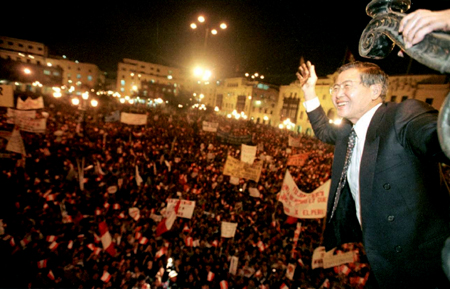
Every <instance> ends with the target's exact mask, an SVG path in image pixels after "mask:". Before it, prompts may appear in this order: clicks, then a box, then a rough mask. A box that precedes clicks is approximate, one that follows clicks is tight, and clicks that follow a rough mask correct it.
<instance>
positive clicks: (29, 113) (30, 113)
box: [6, 108, 36, 124]
mask: <svg viewBox="0 0 450 289" xmlns="http://www.w3.org/2000/svg"><path fill="white" fill-rule="evenodd" d="M34 118H36V111H35V110H16V109H13V108H8V109H7V110H6V122H7V123H10V124H15V123H17V124H19V122H20V120H21V119H34Z"/></svg>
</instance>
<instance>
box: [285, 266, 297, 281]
mask: <svg viewBox="0 0 450 289" xmlns="http://www.w3.org/2000/svg"><path fill="white" fill-rule="evenodd" d="M295 267H296V266H295V264H291V263H289V264H288V266H287V268H286V278H288V279H289V280H294V273H295Z"/></svg>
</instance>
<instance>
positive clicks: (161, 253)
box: [155, 246, 167, 259]
mask: <svg viewBox="0 0 450 289" xmlns="http://www.w3.org/2000/svg"><path fill="white" fill-rule="evenodd" d="M166 252H167V247H166V246H163V247H162V248H161V249H159V251H158V252H156V254H155V258H156V259H159V258H161V256H162V255H164V254H166Z"/></svg>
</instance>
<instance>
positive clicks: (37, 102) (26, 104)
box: [17, 96, 44, 110]
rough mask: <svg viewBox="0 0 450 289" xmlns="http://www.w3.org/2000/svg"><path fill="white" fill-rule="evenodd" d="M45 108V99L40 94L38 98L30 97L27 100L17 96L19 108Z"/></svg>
mask: <svg viewBox="0 0 450 289" xmlns="http://www.w3.org/2000/svg"><path fill="white" fill-rule="evenodd" d="M41 108H44V99H43V98H42V96H39V97H38V98H36V99H31V97H28V98H27V99H26V100H25V101H23V100H22V99H20V97H19V98H17V109H22V110H28V109H41Z"/></svg>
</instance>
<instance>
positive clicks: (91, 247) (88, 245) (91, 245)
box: [87, 243, 95, 251]
mask: <svg viewBox="0 0 450 289" xmlns="http://www.w3.org/2000/svg"><path fill="white" fill-rule="evenodd" d="M87 247H88V248H89V249H91V250H92V251H94V250H95V245H94V244H92V243H90V244H87Z"/></svg>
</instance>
